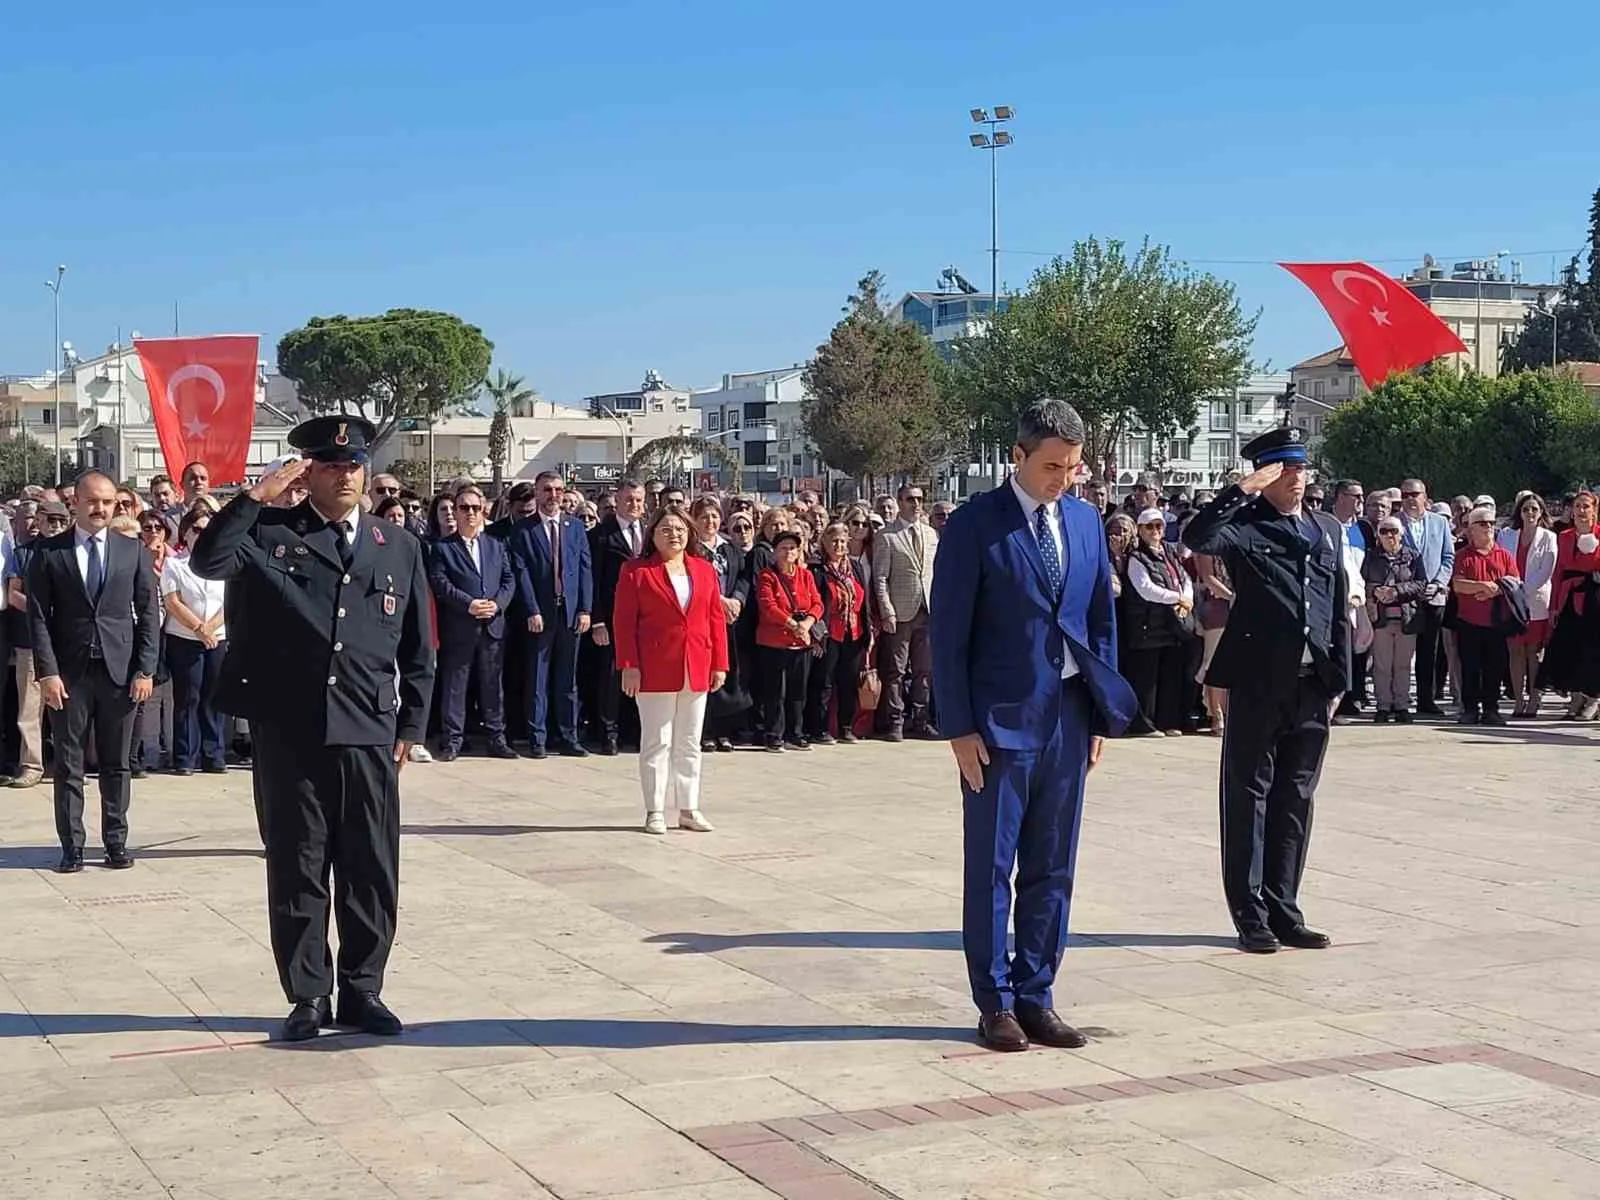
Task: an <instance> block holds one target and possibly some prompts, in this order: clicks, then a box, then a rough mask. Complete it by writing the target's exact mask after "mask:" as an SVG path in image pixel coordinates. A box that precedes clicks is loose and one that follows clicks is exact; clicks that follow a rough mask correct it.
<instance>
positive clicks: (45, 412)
mask: <svg viewBox="0 0 1600 1200" xmlns="http://www.w3.org/2000/svg"><path fill="white" fill-rule="evenodd" d="M55 423H56V410H55V409H53V408H46V409H41V410H40V412H39V424H41V425H54V424H55Z"/></svg>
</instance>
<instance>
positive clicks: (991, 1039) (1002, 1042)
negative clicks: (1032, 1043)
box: [978, 1012, 1028, 1054]
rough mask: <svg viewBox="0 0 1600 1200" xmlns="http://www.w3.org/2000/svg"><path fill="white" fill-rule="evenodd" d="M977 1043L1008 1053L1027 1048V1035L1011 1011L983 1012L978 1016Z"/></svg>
mask: <svg viewBox="0 0 1600 1200" xmlns="http://www.w3.org/2000/svg"><path fill="white" fill-rule="evenodd" d="M978 1044H979V1045H981V1046H984V1047H987V1048H988V1049H990V1050H998V1051H1000V1052H1001V1053H1002V1054H1010V1053H1013V1052H1015V1051H1017V1050H1026V1049H1027V1048H1028V1035H1027V1034H1025V1033H1023V1032H1022V1026H1021V1025H1019V1024H1017V1018H1016V1017H1015V1016H1014V1015H1013V1014H1012V1013H1009V1012H997V1013H985V1014H984V1015H983V1016H981V1017H979V1018H978Z"/></svg>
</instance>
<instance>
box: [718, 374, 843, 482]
mask: <svg viewBox="0 0 1600 1200" xmlns="http://www.w3.org/2000/svg"><path fill="white" fill-rule="evenodd" d="M804 370H805V369H804V368H803V367H800V366H792V367H783V368H780V369H778V370H776V371H748V372H744V373H741V374H730V375H724V376H723V377H722V385H721V386H720V387H715V388H708V389H706V390H704V391H699V392H695V393H694V395H693V397H692V398H691V400H690V403H691V404H692V405H693V407H694V408H695V409H696V410H697V411H698V412H699V414H700V421H699V431H700V436H701V437H703V438H706V439H707V440H709V441H721V442H722V443H723V445H725V446H727V447H728V449H730V450H732V451H733V452H734V453H735V454H736V455H737V456H738V459H739V465H740V486H741V487H742V488H743V490H745V491H747V492H754V493H756V494H758V495H761V496H765V497H767V498H769V499H774V500H776V499H778V498H780V497H783V496H786V495H791V494H792V493H794V492H796V491H801V490H804V489H805V488H812V489H814V490H816V491H821V490H823V484H824V481H825V479H826V476H827V471H826V469H825V468H824V466H823V463H822V460H821V459H820V458H819V457H818V456H817V449H816V447H815V446H813V445H811V443H810V442H808V441H807V440H806V436H805V430H804V429H803V427H802V425H801V418H800V406H801V402H802V401H803V400H804V399H805V394H806V391H805V383H804V381H803V379H802V375H803V373H804ZM713 469H714V468H712V467H711V466H709V465H708V466H707V467H706V470H707V471H712V470H713ZM718 482H719V484H725V483H726V482H727V480H726V479H725V478H722V479H719V480H718Z"/></svg>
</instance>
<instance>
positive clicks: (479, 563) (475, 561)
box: [461, 533, 483, 575]
mask: <svg viewBox="0 0 1600 1200" xmlns="http://www.w3.org/2000/svg"><path fill="white" fill-rule="evenodd" d="M482 536H483V535H482V534H481V533H480V534H479V535H478V537H482ZM461 540H462V541H463V542H465V543H466V546H467V557H468V558H470V559H472V569H473V570H474V571H476V572H477V573H478V574H479V575H482V574H483V560H482V559H481V558H479V557H478V538H476V537H469V538H462V539H461Z"/></svg>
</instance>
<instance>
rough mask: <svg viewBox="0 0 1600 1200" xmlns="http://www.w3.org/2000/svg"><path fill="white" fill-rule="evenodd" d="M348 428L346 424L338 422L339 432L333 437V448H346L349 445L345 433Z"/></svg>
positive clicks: (348, 437) (348, 439) (347, 436)
mask: <svg viewBox="0 0 1600 1200" xmlns="http://www.w3.org/2000/svg"><path fill="white" fill-rule="evenodd" d="M348 428H350V426H349V424H348V423H347V422H344V421H340V422H339V432H338V433H336V434H334V435H333V444H334V445H335V446H348V445H349V444H350V435H349V434H348V433H346V432H345V430H346V429H348Z"/></svg>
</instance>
